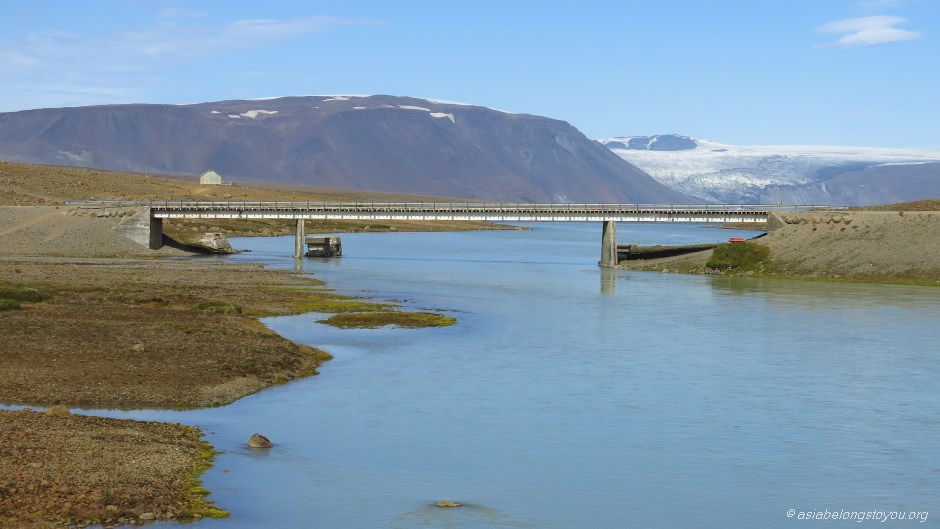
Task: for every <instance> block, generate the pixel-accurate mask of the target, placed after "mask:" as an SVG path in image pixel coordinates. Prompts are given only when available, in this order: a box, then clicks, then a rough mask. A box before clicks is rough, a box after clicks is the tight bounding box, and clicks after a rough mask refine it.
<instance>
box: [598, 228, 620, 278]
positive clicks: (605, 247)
mask: <svg viewBox="0 0 940 529" xmlns="http://www.w3.org/2000/svg"><path fill="white" fill-rule="evenodd" d="M597 264H598V265H600V266H601V267H603V268H614V267H616V266H617V223H616V222H614V221H612V220H605V221H604V227H603V228H602V231H601V260H600V262H599V263H597Z"/></svg>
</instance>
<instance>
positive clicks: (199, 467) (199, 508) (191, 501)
mask: <svg viewBox="0 0 940 529" xmlns="http://www.w3.org/2000/svg"><path fill="white" fill-rule="evenodd" d="M183 428H186V430H187V433H188V434H189V435H190V436H192V437H193V438H194V441H195V442H196V443H198V451H199V456H198V458H197V460H196V462H195V464H194V465H192V466H191V467H190V468H189V469H188V470H187V471H186V473H185V475H184V480H185V482H186V484H187V491H186V492H187V494H186V496H188V498H187V500H188V501H187V502H186V507H185V508H184V511H183V512H182V513H180V518H181V519H183V520H192V519H194V518H196V517H201V518H228V517H229V513H228V512H227V511H225V510H223V509H220V508H219V507H218V506H216V505H215V504H214V503H213V502H212V500H210V499H209V498H208V496H209V491H208V490H206V489H205V488H204V487H203V486H202V474H203V473H204V472H205V471H206V470H208V469H209V468H211V467H212V464H213V463H214V462H215V456H216V455H217V454H218V453H219V452H216V451H215V449H214V448H212V445H210V444H209V443H208V442H206V441H205V440H204V439H203V438H202V432H201V431H200V430H199V429H198V428H194V427H192V426H184V427H183Z"/></svg>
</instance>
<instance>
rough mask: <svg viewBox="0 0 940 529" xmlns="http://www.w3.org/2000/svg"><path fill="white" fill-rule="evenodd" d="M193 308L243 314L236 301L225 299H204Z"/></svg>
mask: <svg viewBox="0 0 940 529" xmlns="http://www.w3.org/2000/svg"><path fill="white" fill-rule="evenodd" d="M190 309H192V310H199V311H204V312H216V313H219V314H241V313H242V308H241V307H239V306H238V305H235V304H234V303H227V302H225V301H203V302H202V303H196V304H195V305H193V306H192V307H190Z"/></svg>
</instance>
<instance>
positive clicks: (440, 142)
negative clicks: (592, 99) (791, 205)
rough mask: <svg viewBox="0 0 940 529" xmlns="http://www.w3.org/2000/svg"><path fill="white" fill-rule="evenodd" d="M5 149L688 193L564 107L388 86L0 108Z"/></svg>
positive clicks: (503, 187) (117, 161) (251, 177)
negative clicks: (454, 99)
mask: <svg viewBox="0 0 940 529" xmlns="http://www.w3.org/2000/svg"><path fill="white" fill-rule="evenodd" d="M0 158H2V159H6V160H9V161H15V162H25V163H48V164H58V165H71V166H83V167H97V168H101V169H109V170H117V171H130V172H140V173H161V174H170V175H193V176H195V175H198V174H201V173H202V172H203V171H205V170H207V169H210V168H212V169H215V170H216V171H218V172H219V173H221V174H222V175H223V177H224V178H226V179H227V180H235V181H239V180H241V181H246V182H270V183H284V184H300V185H311V186H325V187H345V188H350V189H369V190H374V191H383V192H398V193H414V194H424V195H440V196H452V197H453V196H460V197H465V198H469V199H481V200H499V201H518V202H687V201H689V200H690V197H688V196H687V195H685V194H684V193H681V192H679V191H676V190H674V189H671V188H669V187H667V186H664V185H662V184H660V183H659V182H657V181H656V180H654V179H653V178H652V177H650V176H649V175H647V174H645V173H644V172H642V171H640V170H639V169H637V168H635V167H634V166H632V165H631V164H630V163H629V162H626V161H625V160H623V159H622V158H620V157H618V156H616V155H614V154H613V153H612V152H611V151H610V150H609V149H607V148H605V147H604V146H602V145H600V144H599V143H597V142H595V141H593V140H590V139H588V138H587V137H585V136H584V135H583V134H582V133H581V132H580V131H578V130H577V129H576V128H574V127H572V126H571V125H570V124H568V123H566V122H564V121H559V120H554V119H550V118H545V117H541V116H534V115H529V114H513V113H508V112H503V111H498V110H493V109H488V108H486V107H480V106H475V105H468V104H458V103H451V102H442V101H439V100H428V99H419V98H410V97H399V96H386V95H373V96H352V95H334V96H287V97H279V98H263V99H254V100H228V101H217V102H208V103H197V104H191V105H154V104H136V105H134V104H132V105H99V106H90V107H69V108H60V109H38V110H27V111H20V112H15V113H2V114H0Z"/></svg>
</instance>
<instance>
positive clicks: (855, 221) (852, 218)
mask: <svg viewBox="0 0 940 529" xmlns="http://www.w3.org/2000/svg"><path fill="white" fill-rule="evenodd" d="M768 230H769V231H768V233H767V234H766V235H765V236H762V237H760V238H756V239H753V240H752V241H751V242H753V243H754V244H759V245H761V246H764V247H766V248H767V249H768V250H769V251H770V258H769V260H768V261H766V262H764V263H761V264H760V265H759V266H757V267H753V268H749V269H747V270H742V271H735V270H730V271H729V270H725V271H723V270H715V269H711V268H709V267H708V266H706V263H707V262H708V260H709V259H710V258H711V257H712V251H704V252H697V253H693V254H687V255H682V256H676V257H666V258H662V259H650V260H647V261H622V262H621V263H619V265H618V266H619V267H620V268H623V269H630V270H646V271H657V272H679V273H705V274H715V273H727V274H736V273H743V274H746V275H750V276H760V277H777V278H793V279H819V280H832V281H858V282H865V283H897V284H923V285H931V284H932V285H940V212H937V211H904V210H894V211H848V212H834V213H800V212H793V213H782V214H774V215H772V217H771V219H770V221H769V222H768Z"/></svg>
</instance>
